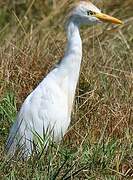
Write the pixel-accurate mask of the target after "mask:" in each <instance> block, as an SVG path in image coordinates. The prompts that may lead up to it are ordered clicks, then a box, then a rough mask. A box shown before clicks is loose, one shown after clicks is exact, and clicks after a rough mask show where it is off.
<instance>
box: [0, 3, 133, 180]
mask: <svg viewBox="0 0 133 180" xmlns="http://www.w3.org/2000/svg"><path fill="white" fill-rule="evenodd" d="M52 2H53V3H52ZM60 2H61V3H59V2H57V1H47V2H45V1H42V0H39V1H34V0H32V1H31V0H27V3H25V2H24V1H20V3H18V2H17V1H15V0H13V1H12V2H10V1H8V0H7V1H1V4H0V10H1V11H0V28H1V29H0V44H1V48H0V94H1V97H0V99H1V100H0V150H1V151H0V178H1V179H48V180H49V179H51V180H54V179H98V180H99V179H101V180H103V179H107V180H117V179H132V177H133V127H132V126H133V115H132V99H133V94H132V93H133V92H132V88H133V87H132V80H133V72H132V69H133V61H132V59H133V53H132V50H133V37H132V34H133V26H132V6H133V3H132V0H127V1H123V0H120V1H115V2H114V1H112V0H109V1H104V0H102V1H100V2H99V3H97V5H99V7H101V8H104V9H106V11H107V12H108V13H109V14H112V15H114V16H116V17H119V18H120V19H123V20H125V25H123V26H121V27H119V28H116V27H115V26H112V25H108V24H104V25H102V27H101V26H96V27H83V28H82V30H81V36H82V39H83V60H82V67H81V75H80V80H79V84H78V87H77V92H76V97H75V105H74V108H73V113H72V121H71V126H70V127H69V130H68V132H67V134H66V135H65V137H64V139H63V140H62V142H61V144H60V145H58V144H51V145H50V146H49V149H48V150H47V151H43V147H42V150H41V151H42V152H40V154H38V155H36V154H33V156H32V157H31V158H30V159H29V160H28V161H27V162H23V161H21V160H19V158H18V157H17V156H16V157H15V159H11V160H10V161H9V160H8V159H7V157H6V153H5V150H4V145H5V142H6V139H7V136H8V132H9V128H10V126H11V124H12V122H13V121H14V119H15V116H16V112H17V110H19V108H20V106H21V104H22V102H23V100H24V99H25V97H26V96H27V95H28V94H29V93H30V92H31V91H32V90H33V89H34V87H36V85H37V84H38V83H39V82H40V81H41V80H42V79H43V77H44V76H45V75H46V74H47V73H48V72H49V71H50V69H51V68H52V66H53V65H55V64H56V63H57V62H58V60H59V59H60V58H61V57H62V56H63V54H64V48H65V43H66V36H65V33H64V29H63V24H64V16H65V14H67V9H68V8H67V7H68V6H69V4H68V2H67V1H65V0H61V1H60Z"/></svg>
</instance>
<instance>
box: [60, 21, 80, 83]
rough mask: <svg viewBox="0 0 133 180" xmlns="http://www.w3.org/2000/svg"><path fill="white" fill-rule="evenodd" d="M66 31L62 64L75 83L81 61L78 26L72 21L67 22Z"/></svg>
mask: <svg viewBox="0 0 133 180" xmlns="http://www.w3.org/2000/svg"><path fill="white" fill-rule="evenodd" d="M66 30H67V39H68V42H67V47H66V51H65V55H64V58H63V60H62V64H63V65H64V67H65V68H67V71H69V75H70V77H71V79H72V80H73V81H74V82H75V83H77V81H78V77H79V71H80V65H81V59H82V41H81V38H80V32H79V26H78V25H77V24H76V23H74V22H73V21H69V22H68V24H67V28H66ZM72 80H71V82H72Z"/></svg>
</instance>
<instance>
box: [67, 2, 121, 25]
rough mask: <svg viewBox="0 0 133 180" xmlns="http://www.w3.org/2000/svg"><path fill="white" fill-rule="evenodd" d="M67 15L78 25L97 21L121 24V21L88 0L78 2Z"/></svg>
mask: <svg viewBox="0 0 133 180" xmlns="http://www.w3.org/2000/svg"><path fill="white" fill-rule="evenodd" d="M69 17H70V19H71V20H73V21H74V22H75V23H77V24H78V25H82V24H86V25H87V24H88V25H89V24H96V23H99V22H110V23H114V24H123V22H122V21H120V20H119V19H116V18H114V17H112V16H109V15H107V14H103V13H101V10H100V9H98V8H97V7H96V6H94V5H93V4H92V3H91V2H90V1H80V2H78V3H77V4H76V5H75V7H74V8H73V10H72V11H71V12H70V14H69Z"/></svg>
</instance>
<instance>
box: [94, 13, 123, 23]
mask: <svg viewBox="0 0 133 180" xmlns="http://www.w3.org/2000/svg"><path fill="white" fill-rule="evenodd" d="M94 16H95V17H96V18H98V19H100V20H101V21H104V22H111V23H114V24H123V22H122V21H121V20H119V19H117V18H114V17H112V16H109V15H107V14H103V13H96V14H95V15H94Z"/></svg>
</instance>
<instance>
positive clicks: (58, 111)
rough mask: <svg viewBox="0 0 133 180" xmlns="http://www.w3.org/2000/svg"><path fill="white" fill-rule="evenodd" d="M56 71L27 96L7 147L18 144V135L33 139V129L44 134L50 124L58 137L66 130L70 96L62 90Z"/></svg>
mask: <svg viewBox="0 0 133 180" xmlns="http://www.w3.org/2000/svg"><path fill="white" fill-rule="evenodd" d="M56 78H57V76H54V72H53V73H52V72H51V74H49V75H48V76H46V78H44V80H43V81H42V82H41V83H40V84H39V85H38V86H37V88H36V89H35V90H34V91H33V92H32V93H31V94H30V95H29V96H28V97H27V98H26V100H25V101H24V103H23V105H22V107H21V109H20V112H19V114H18V116H17V119H16V121H15V123H14V124H13V126H12V128H11V131H10V134H9V138H8V141H7V149H10V147H11V146H12V144H14V145H13V146H14V147H15V146H16V137H18V136H19V137H20V138H22V137H23V136H24V137H26V139H29V140H32V138H33V134H32V131H36V132H37V133H38V134H39V135H41V136H42V135H43V130H47V128H48V127H49V126H51V127H52V128H53V129H54V135H55V136H57V137H55V138H57V139H58V134H61V132H60V131H64V129H65V130H66V129H67V127H68V125H69V122H68V119H69V117H68V98H67V94H66V92H64V91H62V88H61V86H60V84H59V82H60V81H59V77H58V79H56Z"/></svg>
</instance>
